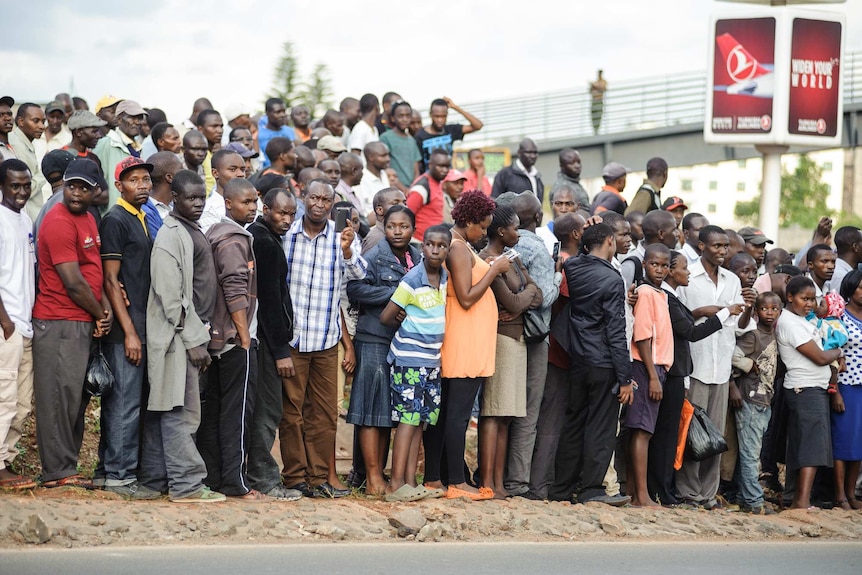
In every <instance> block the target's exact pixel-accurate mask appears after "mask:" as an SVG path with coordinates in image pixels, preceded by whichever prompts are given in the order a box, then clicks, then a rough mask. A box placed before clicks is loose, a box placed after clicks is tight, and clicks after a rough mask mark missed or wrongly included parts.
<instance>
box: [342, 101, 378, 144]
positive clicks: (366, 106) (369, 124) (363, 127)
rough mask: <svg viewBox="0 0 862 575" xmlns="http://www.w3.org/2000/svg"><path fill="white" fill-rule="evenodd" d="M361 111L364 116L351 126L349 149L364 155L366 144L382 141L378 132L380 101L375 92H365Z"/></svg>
mask: <svg viewBox="0 0 862 575" xmlns="http://www.w3.org/2000/svg"><path fill="white" fill-rule="evenodd" d="M359 113H360V114H362V117H361V118H360V119H359V121H358V122H356V125H355V126H353V128H351V131H350V138H349V140H348V142H347V149H348V150H350V151H351V152H353V153H354V154H356V155H358V156H362V151H363V150H364V149H365V145H366V144H368V143H370V142H378V141H380V134H378V133H377V127H376V126H375V124H377V119H378V118H379V117H380V101H379V100H378V99H377V96H375V95H374V94H365V95H364V96H362V98H360V99H359Z"/></svg>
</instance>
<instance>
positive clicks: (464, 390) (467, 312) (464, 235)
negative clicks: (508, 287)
mask: <svg viewBox="0 0 862 575" xmlns="http://www.w3.org/2000/svg"><path fill="white" fill-rule="evenodd" d="M495 207H496V205H495V204H494V201H493V200H491V199H490V198H488V197H487V196H486V195H485V194H484V193H482V192H481V191H478V190H473V191H469V192H464V193H463V194H461V197H460V198H459V199H458V202H457V203H456V204H455V206H454V207H453V208H452V219H453V220H455V226H454V227H453V228H452V245H451V246H450V248H449V255H448V257H447V258H446V267H447V268H448V271H449V285H448V289H447V294H446V335H445V337H444V339H443V349H442V351H441V354H442V370H441V371H442V376H443V382H442V398H441V399H442V405H441V409H440V419H439V421H438V423H437V425H436V426H433V427H429V428H428V431H426V433H425V435H424V440H425V480H426V485H428V486H429V487H435V488H439V487H442V486H443V485H444V484H445V485H447V486H448V491H447V497H450V498H456V497H462V496H467V497H470V498H471V499H490V498H491V497H493V496H494V492H493V491H492V490H491V489H487V488H483V489H481V490H477V489H475V488H474V487H471V486H470V485H468V484H467V482H466V478H465V475H464V448H465V445H464V444H465V436H466V433H467V424H468V423H469V421H470V411H471V409H472V407H473V401H474V400H475V399H476V393H477V392H478V391H479V387H480V386H481V385H482V382H484V381H485V378H486V377H488V376H490V375H493V373H494V362H495V359H496V356H495V352H496V330H497V301H496V299H495V298H494V294H493V292H492V291H491V290H490V289H489V288H490V287H491V282H493V281H494V278H496V277H497V276H498V275H500V274H501V273H505V272H506V271H507V270H508V269H509V267H510V265H511V264H510V262H509V260H508V259H507V258H497V259H496V260H493V261H492V262H490V263H488V262H484V261H482V259H481V258H479V256H478V255H477V254H476V251H475V250H474V249H473V247H472V246H471V245H470V243H472V242H478V241H480V240H481V239H482V238H484V237H485V235H486V233H487V229H488V226H489V225H490V224H491V214H492V213H493V212H494V208H495ZM444 445H445V448H446V449H445V452H446V458H445V461H444V460H443V447H444ZM441 466H443V469H442V473H441Z"/></svg>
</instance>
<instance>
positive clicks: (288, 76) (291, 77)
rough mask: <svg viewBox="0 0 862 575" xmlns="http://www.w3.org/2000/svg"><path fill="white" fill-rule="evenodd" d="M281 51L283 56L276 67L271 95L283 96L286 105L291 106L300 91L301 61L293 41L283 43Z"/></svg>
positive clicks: (275, 96)
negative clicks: (297, 56)
mask: <svg viewBox="0 0 862 575" xmlns="http://www.w3.org/2000/svg"><path fill="white" fill-rule="evenodd" d="M281 51H282V54H281V58H279V60H278V66H276V68H275V78H274V79H273V87H272V94H271V96H272V97H274V98H281V99H282V100H284V105H285V106H287V107H288V108H290V107H291V106H293V105H294V104H296V99H297V96H298V95H299V92H300V81H299V61H298V60H297V58H296V54H295V53H294V48H293V42H290V41H288V42H285V43H284V44H282V47H281Z"/></svg>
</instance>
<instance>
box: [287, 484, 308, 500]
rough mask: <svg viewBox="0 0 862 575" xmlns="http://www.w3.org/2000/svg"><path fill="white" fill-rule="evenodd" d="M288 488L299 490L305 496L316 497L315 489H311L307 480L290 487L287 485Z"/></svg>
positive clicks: (289, 489)
mask: <svg viewBox="0 0 862 575" xmlns="http://www.w3.org/2000/svg"><path fill="white" fill-rule="evenodd" d="M287 490H288V491H299V493H300V494H301V495H302V496H303V497H314V491H313V490H312V489H311V487H310V486H309V485H308V483H306V482H305V481H300V482H299V483H297V484H296V485H291V486H290V487H287Z"/></svg>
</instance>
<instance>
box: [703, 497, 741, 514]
mask: <svg viewBox="0 0 862 575" xmlns="http://www.w3.org/2000/svg"><path fill="white" fill-rule="evenodd" d="M703 508H704V509H706V510H707V511H720V510H724V511H739V505H737V504H736V503H730V502H729V501H728V500H727V499H725V498H724V497H722V496H721V495H716V496H715V497H714V498H712V499H710V500H709V501H707V502H706V503H704V504H703Z"/></svg>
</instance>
